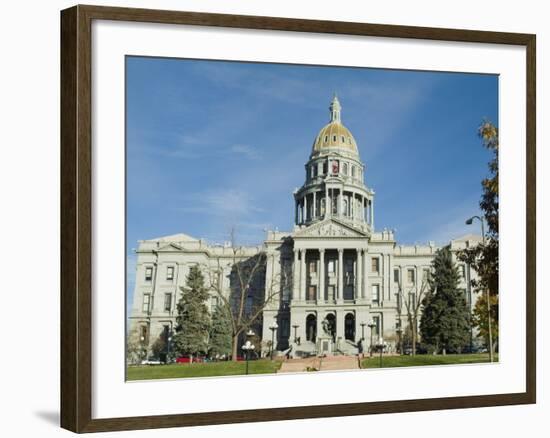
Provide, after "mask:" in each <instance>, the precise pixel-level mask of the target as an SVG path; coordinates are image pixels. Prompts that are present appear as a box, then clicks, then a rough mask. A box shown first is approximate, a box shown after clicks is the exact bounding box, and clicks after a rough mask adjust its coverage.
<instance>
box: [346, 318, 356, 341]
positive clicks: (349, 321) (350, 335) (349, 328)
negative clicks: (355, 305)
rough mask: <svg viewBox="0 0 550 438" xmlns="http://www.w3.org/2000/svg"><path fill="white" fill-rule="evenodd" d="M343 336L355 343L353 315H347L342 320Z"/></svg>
mask: <svg viewBox="0 0 550 438" xmlns="http://www.w3.org/2000/svg"><path fill="white" fill-rule="evenodd" d="M344 336H345V338H346V339H347V340H349V341H355V315H354V314H353V313H348V314H347V315H346V318H345V319H344Z"/></svg>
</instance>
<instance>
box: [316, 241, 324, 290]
mask: <svg viewBox="0 0 550 438" xmlns="http://www.w3.org/2000/svg"><path fill="white" fill-rule="evenodd" d="M317 299H318V300H324V299H325V250H324V249H320V250H319V290H318V291H317Z"/></svg>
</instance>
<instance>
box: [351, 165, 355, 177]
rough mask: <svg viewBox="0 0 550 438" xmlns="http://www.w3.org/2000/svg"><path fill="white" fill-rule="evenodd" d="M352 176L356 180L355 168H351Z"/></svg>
mask: <svg viewBox="0 0 550 438" xmlns="http://www.w3.org/2000/svg"><path fill="white" fill-rule="evenodd" d="M351 176H352V177H353V178H355V166H351Z"/></svg>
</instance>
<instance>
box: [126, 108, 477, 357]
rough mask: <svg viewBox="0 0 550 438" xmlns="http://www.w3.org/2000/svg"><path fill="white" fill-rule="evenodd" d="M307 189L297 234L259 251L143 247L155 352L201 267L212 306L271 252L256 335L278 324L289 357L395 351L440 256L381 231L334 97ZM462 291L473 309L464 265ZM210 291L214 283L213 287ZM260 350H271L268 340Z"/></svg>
mask: <svg viewBox="0 0 550 438" xmlns="http://www.w3.org/2000/svg"><path fill="white" fill-rule="evenodd" d="M305 171H306V178H305V183H304V185H303V186H302V187H301V188H300V189H298V190H296V191H295V192H294V200H295V211H294V219H295V226H294V229H293V230H292V232H286V233H285V232H279V231H269V232H268V233H267V238H266V240H265V242H264V243H263V245H261V246H259V247H248V248H241V249H240V250H239V251H238V252H235V251H234V248H232V247H231V246H229V245H211V244H207V243H206V242H204V241H202V240H198V239H194V238H192V237H189V236H187V235H184V234H178V235H174V236H167V237H162V238H159V239H152V240H145V241H140V242H139V248H138V250H137V267H136V287H135V292H134V301H133V307H132V309H131V311H130V312H129V313H130V318H129V323H130V331H132V330H133V331H134V333H137V334H138V336H139V339H140V340H141V342H142V343H143V344H144V346H145V347H146V348H147V351H148V352H149V354H150V352H151V348H152V345H153V343H154V340H155V339H156V338H158V337H159V336H166V334H167V333H170V332H171V330H172V328H173V327H174V325H175V317H176V301H177V300H178V299H179V294H180V289H179V288H180V287H182V286H184V285H185V278H186V275H187V273H188V270H189V267H190V266H191V265H193V264H199V265H200V266H201V267H203V270H204V271H205V275H206V276H207V277H208V278H209V279H211V276H212V275H213V274H212V273H215V275H216V276H217V280H216V281H217V283H216V284H218V285H220V288H219V290H215V289H213V290H211V296H210V303H209V305H210V308H211V309H214V307H215V306H216V305H218V304H219V302H220V301H219V300H220V297H219V293H218V292H219V291H221V292H222V293H223V294H224V296H226V297H229V296H230V295H231V293H232V290H233V289H234V284H233V283H232V269H233V266H234V264H235V263H237V262H242V261H246V260H249V259H250V258H252V257H255V256H258V255H259V254H262V255H265V264H263V265H262V269H263V273H262V275H261V276H260V278H261V281H262V283H263V284H258V285H255V286H254V287H252V288H251V291H250V296H249V297H246V298H247V299H250V300H252V301H253V302H254V303H258V302H260V303H261V302H262V301H263V300H265V299H266V298H267V297H271V296H272V298H271V299H269V300H268V302H267V305H265V308H264V309H263V312H262V315H261V316H260V317H259V318H258V319H257V321H256V322H255V324H254V327H253V329H254V330H255V331H256V333H258V334H259V335H261V339H262V340H264V341H270V340H271V338H272V335H273V333H272V332H271V330H270V328H269V326H270V325H272V324H273V322H277V325H278V329H277V330H276V337H275V339H276V342H275V348H276V350H277V351H278V352H285V353H287V354H289V355H291V356H303V355H309V354H320V353H323V354H356V353H357V352H358V349H359V348H360V346H359V341H361V347H362V348H363V350H364V351H367V350H368V348H369V345H370V342H371V339H372V340H374V341H378V339H379V338H383V339H384V340H385V341H386V342H387V343H388V345H389V348H390V349H395V348H396V347H397V344H398V341H399V333H400V329H405V328H406V325H407V322H408V320H407V314H406V306H405V300H406V301H407V302H408V303H414V302H415V300H417V299H418V297H419V295H420V294H421V290H422V288H425V287H426V278H427V275H428V273H429V270H430V264H431V262H432V259H433V257H434V255H435V252H436V250H437V249H438V248H437V247H436V246H435V245H434V244H433V243H428V244H427V245H414V246H402V245H399V244H398V243H397V242H396V240H395V236H394V232H393V231H391V230H386V229H383V230H382V231H377V230H375V227H374V218H375V215H374V197H375V192H374V191H373V190H372V189H371V188H369V187H367V186H366V185H365V183H364V175H365V166H364V164H363V163H362V161H361V159H360V157H359V153H358V148H357V144H356V142H355V139H354V138H353V136H352V134H351V133H350V132H349V130H348V129H347V128H346V127H345V126H344V125H343V124H342V121H341V105H340V102H339V101H338V99H337V98H336V97H335V98H334V99H333V101H332V103H331V105H330V121H329V123H328V124H327V125H326V126H325V127H323V128H322V129H321V131H320V132H319V135H318V136H317V137H316V138H315V140H314V143H313V148H312V152H311V155H310V158H309V161H308V162H307V163H306V165H305ZM480 240H481V237H480V236H475V235H468V236H465V237H462V238H459V239H455V240H451V241H450V243H449V244H450V247H451V250H452V251H453V253H455V254H456V251H458V250H460V249H464V248H466V247H469V246H472V245H476V244H478V243H479V242H480ZM459 270H460V273H461V284H460V287H461V288H462V289H463V290H464V293H465V296H466V299H467V301H468V303H469V304H470V306H473V304H474V302H475V298H472V291H471V287H470V281H469V280H470V279H471V278H472V277H473V276H474V275H475V273H474V272H473V270H471V269H470V267H469V266H464V265H461V264H459ZM209 284H212V282H210V283H209ZM263 345H264V352H265V342H264V343H263Z"/></svg>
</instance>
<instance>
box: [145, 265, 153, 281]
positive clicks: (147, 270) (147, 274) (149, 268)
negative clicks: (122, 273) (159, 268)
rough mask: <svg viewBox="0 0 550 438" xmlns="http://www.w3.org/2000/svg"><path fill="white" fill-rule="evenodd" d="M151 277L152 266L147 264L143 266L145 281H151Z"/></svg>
mask: <svg viewBox="0 0 550 438" xmlns="http://www.w3.org/2000/svg"><path fill="white" fill-rule="evenodd" d="M152 279H153V268H152V266H147V267H146V268H145V281H151V280H152Z"/></svg>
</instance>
